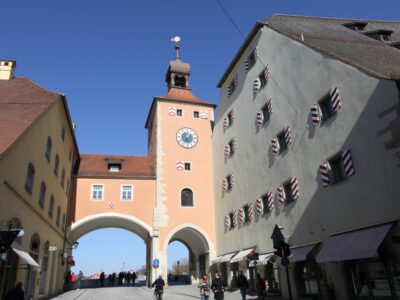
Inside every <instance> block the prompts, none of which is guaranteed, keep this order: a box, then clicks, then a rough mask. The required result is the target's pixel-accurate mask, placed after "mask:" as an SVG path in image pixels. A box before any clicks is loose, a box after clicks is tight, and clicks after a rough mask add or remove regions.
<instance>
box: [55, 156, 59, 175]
mask: <svg viewBox="0 0 400 300" xmlns="http://www.w3.org/2000/svg"><path fill="white" fill-rule="evenodd" d="M59 164H60V158H59V157H58V154H56V159H55V160H54V174H56V176H58V165H59Z"/></svg>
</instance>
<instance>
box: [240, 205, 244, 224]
mask: <svg viewBox="0 0 400 300" xmlns="http://www.w3.org/2000/svg"><path fill="white" fill-rule="evenodd" d="M243 222H244V209H243V207H242V208H241V209H239V223H240V224H243Z"/></svg>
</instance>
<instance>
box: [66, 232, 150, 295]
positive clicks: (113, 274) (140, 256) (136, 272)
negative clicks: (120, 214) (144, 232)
mask: <svg viewBox="0 0 400 300" xmlns="http://www.w3.org/2000/svg"><path fill="white" fill-rule="evenodd" d="M77 242H78V244H76V243H75V245H78V246H77V247H76V248H75V249H72V256H73V262H72V264H73V266H72V267H71V272H73V273H74V275H75V277H76V281H75V284H74V287H75V288H87V287H114V286H142V285H144V284H145V282H146V244H145V241H144V240H143V239H142V238H141V237H140V236H138V235H137V234H135V233H133V232H132V231H129V230H126V229H121V228H115V227H107V228H101V229H97V230H92V231H90V232H89V233H86V234H84V235H82V236H81V237H80V238H79V239H78V240H77ZM81 272H82V275H81V276H80V274H81Z"/></svg>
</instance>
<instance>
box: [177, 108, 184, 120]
mask: <svg viewBox="0 0 400 300" xmlns="http://www.w3.org/2000/svg"><path fill="white" fill-rule="evenodd" d="M178 110H180V111H181V112H182V115H180V116H179V115H178ZM184 115H185V114H184V113H183V109H182V108H177V109H176V117H180V118H181V117H184Z"/></svg>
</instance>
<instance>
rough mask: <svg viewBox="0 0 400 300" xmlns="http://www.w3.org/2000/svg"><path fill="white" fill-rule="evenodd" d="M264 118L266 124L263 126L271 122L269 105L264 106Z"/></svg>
mask: <svg viewBox="0 0 400 300" xmlns="http://www.w3.org/2000/svg"><path fill="white" fill-rule="evenodd" d="M261 111H262V113H263V117H264V122H263V124H265V123H267V122H268V120H269V110H268V105H267V104H266V105H264V106H263V108H262V109H261Z"/></svg>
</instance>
